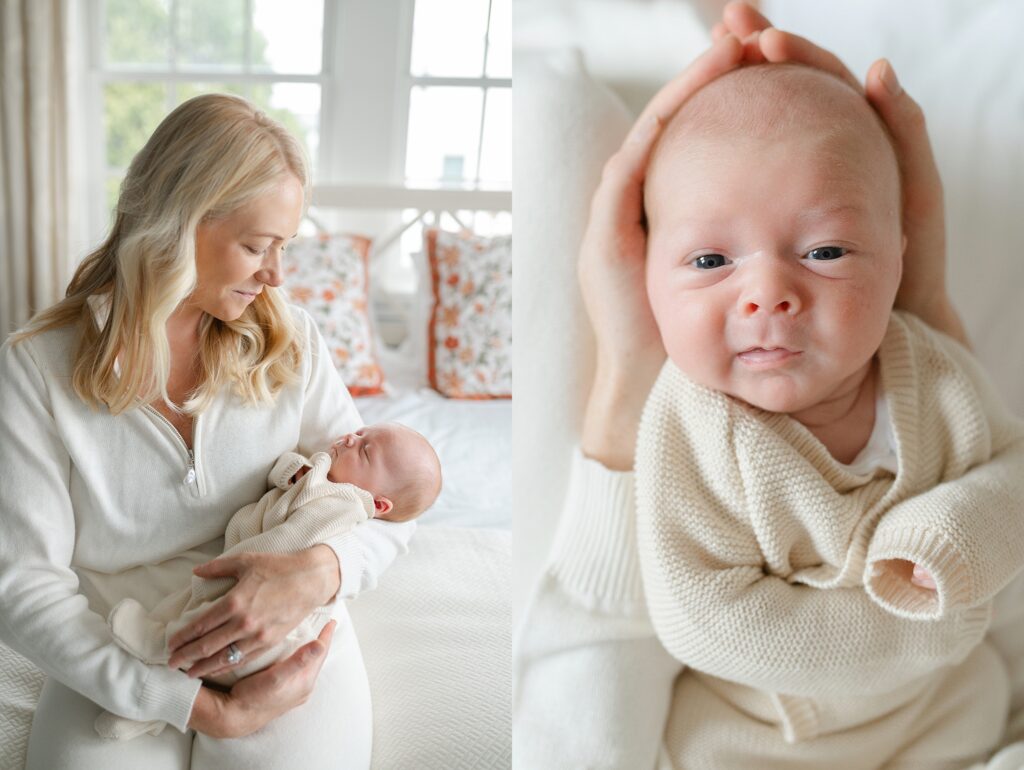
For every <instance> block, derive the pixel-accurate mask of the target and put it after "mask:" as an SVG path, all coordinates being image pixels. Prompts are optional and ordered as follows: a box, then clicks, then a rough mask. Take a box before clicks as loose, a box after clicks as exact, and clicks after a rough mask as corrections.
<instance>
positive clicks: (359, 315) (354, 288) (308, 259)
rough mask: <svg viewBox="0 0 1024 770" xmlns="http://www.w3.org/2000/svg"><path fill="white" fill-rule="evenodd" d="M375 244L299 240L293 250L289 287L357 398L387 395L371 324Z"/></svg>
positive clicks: (358, 239) (343, 238) (351, 239)
mask: <svg viewBox="0 0 1024 770" xmlns="http://www.w3.org/2000/svg"><path fill="white" fill-rule="evenodd" d="M369 254H370V240H369V239H368V238H363V237H362V236H359V235H317V236H313V237H304V238H296V239H295V240H294V241H292V243H291V244H289V246H288V260H287V261H286V262H285V271H284V272H285V288H286V290H287V292H288V296H289V298H290V300H291V301H292V302H294V303H295V304H296V305H299V306H301V307H303V308H305V309H306V311H308V312H309V314H310V315H311V316H313V320H314V321H316V323H317V326H318V327H320V333H321V334H322V335H323V336H324V340H325V341H326V342H327V348H328V350H330V352H331V356H332V358H333V359H334V365H335V366H336V367H337V368H338V371H339V372H340V373H341V379H342V380H343V381H344V383H345V385H346V386H347V387H348V389H349V392H350V393H351V394H352V395H353V396H368V395H373V394H376V393H382V392H383V384H384V373H383V370H382V369H381V367H380V363H379V362H378V360H377V354H376V350H375V348H374V343H373V329H372V327H371V325H370V310H369V306H370V286H369V266H368V260H369Z"/></svg>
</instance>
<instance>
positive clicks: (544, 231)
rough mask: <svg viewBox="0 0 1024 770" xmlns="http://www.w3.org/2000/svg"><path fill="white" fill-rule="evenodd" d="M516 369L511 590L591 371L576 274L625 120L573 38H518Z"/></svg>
mask: <svg viewBox="0 0 1024 770" xmlns="http://www.w3.org/2000/svg"><path fill="white" fill-rule="evenodd" d="M514 64H515V73H516V75H515V76H516V131H515V137H514V140H513V143H514V146H513V153H514V156H515V159H516V171H515V175H514V179H513V182H512V195H513V199H514V200H515V202H516V210H515V216H516V240H515V243H514V244H513V247H512V248H513V263H514V265H515V271H514V296H513V302H512V313H513V339H514V340H515V345H514V352H513V363H512V371H513V373H514V382H515V384H514V393H515V412H516V415H525V417H524V418H521V419H517V420H516V423H515V430H514V433H513V452H512V457H513V488H514V489H515V490H516V499H515V516H514V533H515V537H514V540H513V542H514V544H515V563H516V572H517V575H518V576H519V579H517V580H516V581H515V591H516V593H515V594H514V597H513V598H514V601H515V606H516V609H517V614H518V611H519V610H521V609H522V608H523V606H524V605H525V601H526V598H527V595H528V592H529V590H530V587H531V585H532V583H533V581H534V579H535V577H536V576H537V574H538V573H539V571H540V569H541V568H542V566H543V563H544V560H545V558H546V555H547V553H548V551H549V550H550V545H551V540H552V536H553V534H554V531H555V527H556V525H557V523H558V522H557V516H558V512H559V511H560V509H561V505H562V501H563V498H564V496H565V490H566V481H567V476H568V471H569V460H570V458H571V452H572V447H573V445H574V444H575V443H576V442H578V440H579V429H580V420H581V417H582V414H583V406H584V402H585V399H586V395H587V392H588V391H589V388H590V383H591V380H592V378H593V366H594V361H593V349H594V340H593V334H592V332H591V330H590V324H589V322H588V321H587V318H586V314H585V312H584V310H583V305H582V300H581V297H580V293H579V286H578V284H577V281H576V257H577V253H578V250H579V243H580V239H581V238H582V236H583V230H584V228H585V226H586V222H587V214H588V211H589V208H590V198H591V196H592V194H593V192H594V189H595V188H596V187H597V182H598V180H599V178H600V175H601V168H602V166H603V165H604V162H605V160H607V158H608V157H610V156H611V154H612V153H613V152H614V151H615V150H616V149H617V148H618V147H619V145H620V144H621V143H622V139H623V138H624V137H625V135H626V132H627V131H628V130H629V127H630V125H631V124H632V120H631V117H630V114H629V112H628V110H627V109H626V107H625V106H624V105H623V104H622V102H621V100H620V99H619V98H618V97H616V96H615V95H614V94H612V92H611V91H610V90H609V89H607V88H606V87H604V86H602V85H600V84H598V83H597V82H595V81H594V80H593V79H591V78H590V77H589V76H588V75H587V73H586V72H585V70H584V66H583V61H582V57H581V56H580V54H579V52H578V51H576V50H573V49H566V50H557V51H545V50H525V49H517V51H516V59H515V63H514Z"/></svg>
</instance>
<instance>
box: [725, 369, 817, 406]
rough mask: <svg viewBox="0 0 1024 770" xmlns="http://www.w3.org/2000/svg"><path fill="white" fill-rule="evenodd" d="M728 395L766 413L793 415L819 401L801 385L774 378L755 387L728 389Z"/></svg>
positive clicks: (786, 379) (782, 378)
mask: <svg viewBox="0 0 1024 770" xmlns="http://www.w3.org/2000/svg"><path fill="white" fill-rule="evenodd" d="M723 392H725V393H726V394H727V395H729V396H731V397H732V398H735V399H737V400H739V401H743V402H744V403H747V404H750V405H751V406H753V407H756V408H758V409H762V410H764V411H766V412H777V413H779V414H792V413H794V412H800V411H802V410H804V409H807V408H809V407H812V406H814V405H815V404H816V403H817V401H818V399H817V398H816V397H815V395H811V394H808V393H806V392H804V390H803V389H802V388H800V387H799V385H798V384H797V383H795V382H793V381H792V380H790V379H788V378H785V377H778V378H773V379H771V380H768V381H762V382H759V383H756V384H755V385H752V386H750V385H748V386H739V387H735V388H730V389H726V390H724V391H723Z"/></svg>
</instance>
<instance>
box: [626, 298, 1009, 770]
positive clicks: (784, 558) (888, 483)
mask: <svg viewBox="0 0 1024 770" xmlns="http://www.w3.org/2000/svg"><path fill="white" fill-rule="evenodd" d="M878 359H879V364H880V373H881V386H882V388H883V389H884V391H885V393H886V396H887V398H888V403H889V406H890V412H891V415H892V420H893V430H894V434H895V438H896V443H897V456H898V461H899V470H898V473H897V475H896V476H895V478H894V477H893V476H892V474H890V473H888V472H885V471H876V472H874V473H872V474H870V475H865V476H857V475H853V474H852V473H850V472H849V471H848V470H846V468H845V467H844V466H842V465H840V464H839V463H838V462H837V461H836V460H834V459H833V458H832V457H831V456H830V455H829V453H828V452H827V450H826V449H825V447H824V446H823V445H822V444H821V443H820V442H819V441H818V440H817V439H816V438H814V436H813V435H811V433H810V432H809V431H807V429H806V428H804V427H803V426H802V425H800V424H799V423H797V422H796V421H795V420H792V419H791V418H789V417H788V416H786V415H783V414H774V413H769V412H764V411H761V410H758V409H756V408H753V407H750V406H749V405H746V404H743V403H741V402H738V401H736V400H734V399H731V398H729V397H727V396H725V395H723V394H720V393H716V392H713V391H710V390H708V389H706V388H703V387H701V386H698V385H696V384H695V383H693V382H691V381H689V380H688V379H687V378H686V377H684V376H683V375H682V374H681V372H680V371H679V370H678V369H677V368H676V367H675V366H674V365H673V364H672V363H671V362H669V363H667V364H666V366H665V369H664V370H663V371H662V374H661V376H660V378H659V380H658V382H657V384H656V385H655V387H654V389H653V390H652V392H651V395H650V397H649V400H648V402H647V406H646V408H645V412H644V416H643V419H642V422H641V428H640V436H639V440H638V447H637V457H636V479H637V517H638V538H639V553H640V561H641V567H642V571H643V579H644V588H645V591H646V594H647V600H648V604H649V609H650V614H651V618H652V621H653V624H654V627H655V629H656V630H657V633H658V636H659V638H660V639H661V641H662V643H663V644H664V645H665V647H666V649H667V650H668V651H669V652H670V653H671V654H672V655H673V656H675V657H676V658H677V659H679V660H680V661H681V662H683V663H684V664H686V665H687V666H688V670H687V671H686V672H685V673H684V674H683V675H682V676H680V677H679V679H678V680H677V684H676V688H675V693H674V701H673V706H672V710H671V715H670V718H669V724H668V728H667V733H666V743H667V745H668V747H669V749H670V753H671V754H672V760H673V761H674V762H675V763H676V765H677V766H685V767H712V766H730V767H747V766H750V767H754V766H757V767H762V768H767V767H774V766H776V765H774V764H772V761H771V760H772V759H773V758H774V759H776V760H777V761H778V762H779V764H778V765H777V766H778V767H787V768H789V767H803V766H807V767H818V766H829V767H879V766H881V765H882V764H884V763H886V762H889V763H890V764H888V765H886V766H887V767H888V766H892V767H897V766H899V763H900V762H901V761H903V760H906V761H907V762H908V763H910V762H914V761H925V762H927V763H934V764H926V765H925V766H929V767H944V766H946V765H945V764H944V763H945V762H948V763H950V764H949V766H950V767H963V766H964V765H965V764H967V763H968V762H973V761H978V760H979V759H983V758H984V756H985V755H986V753H987V752H988V751H990V750H991V749H992V748H993V747H995V746H996V745H997V744H998V742H999V740H1000V738H1001V736H1002V733H1003V730H1004V725H1005V721H1006V716H1007V712H1008V709H1009V689H1008V685H1007V681H1006V680H1007V672H1006V668H1005V665H1004V664H1003V662H1002V661H1001V659H1000V657H999V656H998V655H997V654H996V652H994V651H993V649H992V647H991V646H990V645H989V644H987V643H984V642H982V639H983V637H984V635H985V631H986V629H987V627H988V624H989V620H990V610H991V600H992V598H993V597H994V596H995V594H996V593H997V592H998V591H999V590H1000V589H1001V588H1002V587H1003V586H1005V585H1006V584H1007V583H1009V582H1010V580H1011V579H1012V578H1013V577H1014V576H1015V575H1016V574H1017V573H1018V572H1019V571H1020V569H1021V568H1022V566H1024V425H1022V424H1021V423H1020V422H1019V421H1017V420H1015V419H1013V418H1012V417H1011V415H1010V414H1009V413H1008V412H1007V411H1006V410H1005V408H1004V407H1003V406H1002V404H1001V403H1000V402H999V400H998V398H997V397H996V395H995V394H994V392H993V390H992V388H991V387H990V385H989V384H988V382H987V380H986V379H985V377H984V374H983V373H982V371H981V370H980V367H979V366H978V365H977V363H976V362H975V361H974V360H973V358H972V357H971V356H970V355H969V354H968V353H967V351H965V350H964V349H963V348H961V347H960V346H959V345H957V344H956V343H955V342H953V341H952V340H950V339H948V338H946V337H943V336H941V335H939V334H937V333H936V332H934V331H932V330H931V329H929V328H928V327H926V326H925V325H924V324H922V323H921V322H920V321H919V320H918V319H916V318H914V317H912V316H909V315H905V314H901V313H894V314H893V317H892V320H891V322H890V325H889V329H888V331H887V334H886V336H885V339H884V341H883V343H882V346H881V349H880V350H879V353H878ZM894 560H906V561H912V562H915V563H918V564H921V565H922V566H924V567H925V568H926V569H927V570H928V571H929V572H930V573H931V574H932V575H933V576H934V577H935V580H936V583H937V586H938V590H937V591H935V592H932V591H928V590H926V589H922V588H919V587H917V586H915V585H913V584H911V583H910V581H909V574H908V573H907V570H906V569H901V568H900V565H901V562H899V561H894ZM850 752H852V754H851V753H850ZM803 763H806V765H805V764H803Z"/></svg>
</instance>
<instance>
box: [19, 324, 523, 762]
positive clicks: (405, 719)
mask: <svg viewBox="0 0 1024 770" xmlns="http://www.w3.org/2000/svg"><path fill="white" fill-rule="evenodd" d="M376 347H377V352H378V359H379V361H380V364H381V368H382V369H383V373H384V382H385V384H384V392H383V393H381V394H378V395H370V396H362V397H358V398H357V399H356V403H357V405H358V408H359V410H360V413H361V415H362V417H363V419H364V421H366V422H367V423H370V422H377V421H381V420H398V421H400V422H403V423H405V424H407V425H409V426H411V427H413V428H415V429H416V430H419V431H420V432H421V433H423V434H424V435H425V436H426V437H427V438H428V439H429V440H430V441H431V443H432V444H433V445H434V447H435V449H436V450H437V452H438V455H439V457H440V459H441V462H442V468H443V475H444V485H443V491H442V493H441V496H440V497H439V498H438V500H437V502H436V503H435V504H434V505H433V506H432V508H431V509H430V510H428V511H427V512H425V513H424V514H423V515H422V516H421V517H420V519H419V525H418V529H417V532H416V534H415V536H414V537H413V540H412V542H411V544H410V551H409V553H408V554H407V555H404V556H400V557H399V558H398V559H397V560H396V562H395V563H394V564H393V565H392V566H391V567H390V568H389V569H388V570H387V571H386V572H385V573H384V574H383V575H382V576H381V579H380V583H379V585H378V587H377V589H376V590H373V591H369V592H367V593H365V594H364V595H361V596H359V597H357V598H356V599H354V600H351V601H350V603H349V610H350V614H351V617H352V622H353V624H354V626H355V629H356V632H357V634H358V636H359V639H360V643H361V647H362V648H363V655H364V658H365V663H366V669H367V673H368V677H369V680H370V689H371V697H372V701H373V722H374V750H373V767H374V768H381V769H384V768H387V769H388V770H402V768H410V769H413V768H415V770H430V769H431V768H437V769H438V770H442V769H443V770H450V769H454V768H474V769H476V768H508V767H510V766H511V761H512V760H511V689H512V686H511V599H510V582H511V581H510V558H511V531H510V529H511V469H510V465H509V462H508V458H509V457H510V456H511V418H512V402H511V400H509V399H493V400H480V399H454V398H445V397H444V396H442V395H440V394H439V393H438V392H436V391H435V390H433V389H431V388H429V387H427V385H426V382H425V378H424V374H423V371H422V366H421V365H420V364H419V363H418V361H416V356H415V351H412V350H410V349H409V347H408V346H405V347H403V348H400V349H397V350H392V349H389V348H387V347H385V346H384V345H383V344H382V343H381V342H380V340H377V345H376ZM44 678H45V677H44V675H43V674H42V672H40V671H39V670H38V669H37V668H36V667H35V666H34V665H33V664H32V663H31V662H29V661H28V660H26V659H25V658H24V657H22V656H20V655H18V654H17V653H15V652H13V651H12V650H10V649H8V648H7V647H6V646H4V645H2V644H0V770H20V768H22V767H23V766H24V762H25V753H26V749H27V743H28V735H29V730H30V727H31V720H32V713H33V710H34V708H35V704H36V702H37V700H38V696H39V691H40V689H41V687H42V684H43V681H44Z"/></svg>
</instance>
